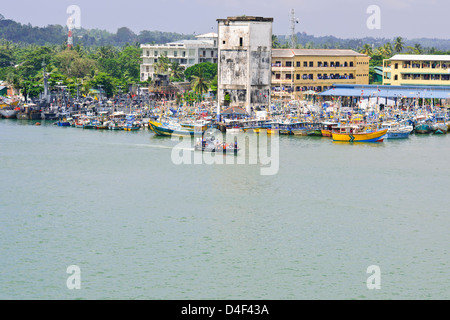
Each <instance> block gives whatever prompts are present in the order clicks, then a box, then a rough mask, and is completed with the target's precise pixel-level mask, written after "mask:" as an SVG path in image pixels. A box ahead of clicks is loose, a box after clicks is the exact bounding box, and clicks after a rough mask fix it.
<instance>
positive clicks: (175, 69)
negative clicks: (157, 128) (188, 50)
mask: <svg viewBox="0 0 450 320" xmlns="http://www.w3.org/2000/svg"><path fill="white" fill-rule="evenodd" d="M170 76H171V77H172V78H174V79H184V67H183V66H180V64H179V63H178V62H172V63H171V64H170Z"/></svg>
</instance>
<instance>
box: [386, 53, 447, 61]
mask: <svg viewBox="0 0 450 320" xmlns="http://www.w3.org/2000/svg"><path fill="white" fill-rule="evenodd" d="M389 60H399V61H414V60H419V61H450V55H432V54H396V55H395V56H393V57H392V58H390V59H389Z"/></svg>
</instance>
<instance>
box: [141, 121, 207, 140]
mask: <svg viewBox="0 0 450 320" xmlns="http://www.w3.org/2000/svg"><path fill="white" fill-rule="evenodd" d="M150 126H151V127H152V130H153V132H155V133H156V135H158V136H163V137H171V136H179V137H181V136H182V137H187V136H191V137H193V136H194V135H203V133H204V131H191V130H172V129H169V128H166V127H164V126H162V125H161V126H158V125H157V124H155V123H154V122H150Z"/></svg>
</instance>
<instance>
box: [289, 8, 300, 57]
mask: <svg viewBox="0 0 450 320" xmlns="http://www.w3.org/2000/svg"><path fill="white" fill-rule="evenodd" d="M290 20H291V47H292V49H295V47H296V46H297V37H296V35H295V24H297V23H298V22H299V20H298V18H296V17H295V9H292V10H291V14H290Z"/></svg>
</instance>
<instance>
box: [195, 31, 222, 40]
mask: <svg viewBox="0 0 450 320" xmlns="http://www.w3.org/2000/svg"><path fill="white" fill-rule="evenodd" d="M195 37H196V38H197V39H198V38H217V37H218V34H217V33H215V32H210V33H205V34H200V35H198V36H195Z"/></svg>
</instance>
